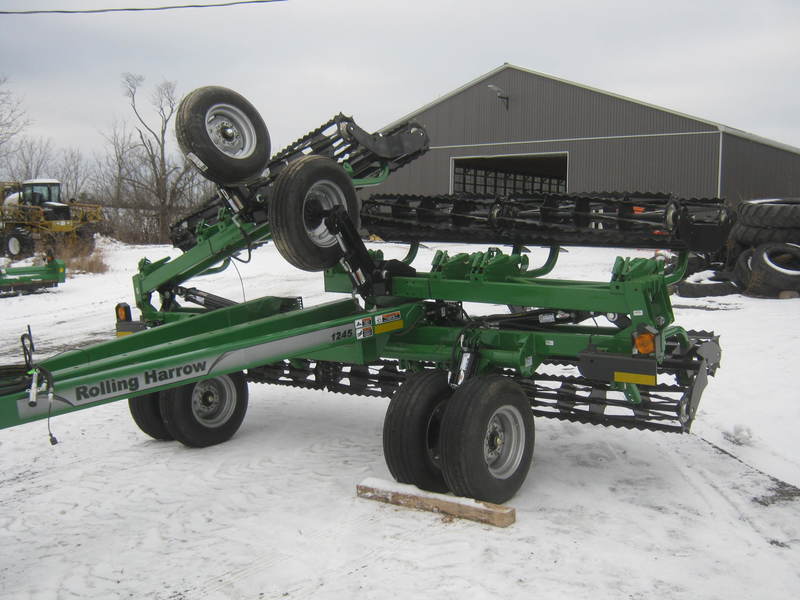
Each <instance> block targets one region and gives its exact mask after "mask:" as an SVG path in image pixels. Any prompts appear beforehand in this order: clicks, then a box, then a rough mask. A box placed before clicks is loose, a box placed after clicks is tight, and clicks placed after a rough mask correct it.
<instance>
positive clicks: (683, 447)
mask: <svg viewBox="0 0 800 600" xmlns="http://www.w3.org/2000/svg"><path fill="white" fill-rule="evenodd" d="M102 246H103V249H104V252H105V256H106V261H107V262H108V263H109V264H110V266H111V269H110V270H109V271H108V272H107V273H105V274H102V275H91V274H82V275H81V274H78V275H75V276H73V277H70V278H69V279H68V280H67V282H66V283H65V284H63V285H61V286H60V287H58V288H57V289H55V290H53V291H50V292H47V293H41V294H34V295H28V296H20V297H11V298H2V299H0V340H3V345H2V347H0V364H2V363H9V362H17V361H18V360H19V357H20V351H19V345H18V342H17V341H16V340H18V338H19V335H20V334H21V333H22V332H23V331H24V329H25V326H26V325H28V324H30V325H31V328H32V330H33V333H34V337H35V339H36V342H37V350H38V353H39V355H40V356H42V357H43V356H48V355H50V354H53V353H55V352H58V351H61V350H64V349H66V348H69V347H74V346H79V345H82V344H86V343H89V342H92V341H96V340H101V339H107V338H109V337H111V336H112V335H113V328H114V316H113V309H114V305H115V304H116V303H117V302H120V301H129V302H130V301H131V299H132V294H131V285H130V277H131V275H132V274H133V272H134V270H135V268H136V263H137V261H138V259H139V258H141V257H142V256H148V257H150V258H153V259H155V258H160V257H162V256H164V255H166V254H170V253H173V252H175V251H174V250H173V249H171V248H167V247H163V246H162V247H153V246H150V247H130V246H125V245H122V244H118V243H116V242H109V241H104V242H103V244H102ZM450 248H455V247H450ZM623 252H625V253H626V254H629V255H630V254H636V253H635V252H631V251H623ZM387 254H389V255H392V256H397V257H399V256H401V255H402V250H401V249H400V248H399V247H398V248H396V249H395V248H394V247H388V248H387ZM616 254H617V252H615V251H613V250H597V249H570V251H569V253H567V254H565V255H563V257H562V259H561V261H560V263H559V266H558V267H557V268H556V272H555V273H554V276H559V277H564V278H568V279H590V280H601V281H603V280H607V279H608V276H609V271H610V268H611V265H612V264H613V258H614V256H616ZM639 254H641V255H644V254H647V253H639ZM431 255H432V250H429V251H424V252H421V253H420V257H419V258H418V259H417V262H416V263H415V266H417V267H419V268H423V269H425V268H426V265H427V264H428V262H429V260H430V258H431ZM239 271H240V274H241V281H242V283H241V285H240V281H239V277H237V274H236V272H235V271H234V270H233V269H229V270H228V271H227V272H225V273H223V274H220V275H216V276H213V277H208V278H205V279H204V280H203V281H199V280H198V281H197V282H196V285H197V286H198V287H200V288H202V289H206V290H208V291H212V292H216V293H219V294H221V295H224V296H227V297H230V298H233V299H241V297H242V294H243V293H244V295H245V297H246V298H247V299H251V298H254V297H257V296H259V295H265V294H273V295H300V294H302V295H303V296H304V300H305V303H306V305H311V304H316V303H318V302H320V301H322V300H323V298H324V297H325V294H324V292H323V291H322V278H321V276H320V275H317V274H309V273H302V272H300V271H297V270H294V269H292V268H291V267H290V266H289V265H287V264H286V263H285V262H284V261H283V260H282V259H281V258H280V257H279V256H278V254H277V253H276V251H275V249H274V248H273V247H271V246H267V247H264V248H261V249H259V250H258V251H257V252H256V253H255V254H254V257H253V260H252V262H251V263H250V264H246V265H239ZM242 290H244V292H243V291H242ZM673 302H674V306H675V312H676V320H677V322H678V323H679V324H681V325H684V326H685V327H687V328H693V329H707V330H712V329H713V330H714V331H715V332H716V333H718V334H720V335H721V343H722V346H723V363H722V368H721V369H720V370H719V371H718V372H717V376H716V377H715V378H713V379H711V380H710V383H709V386H708V388H707V390H706V393H705V395H704V397H703V400H702V402H701V405H700V410H699V412H698V415H697V419H696V421H695V424H694V427H693V432H692V433H691V434H689V435H675V434H660V433H652V432H637V431H624V430H617V429H607V428H602V427H593V426H587V425H577V424H569V423H561V422H557V421H553V420H545V419H539V420H537V423H536V427H537V440H536V448H535V453H534V465H533V468H532V470H531V472H530V474H529V476H528V479H527V481H526V482H525V484H524V486H523V487H522V489H521V491H520V492H519V493H518V494H517V496H516V497H515V498H514V499H513V500H512V501H511V502H510V503H509V504H510V505H512V506H514V507H515V508H516V511H517V522H516V523H515V524H514V525H513V526H511V527H509V528H508V529H495V528H492V527H489V526H485V525H480V524H477V523H473V522H468V521H459V520H454V521H451V520H448V519H443V518H442V517H441V516H437V515H435V514H431V513H425V512H415V511H411V510H407V509H402V508H398V507H393V506H389V505H384V504H380V503H376V502H370V501H367V500H363V499H359V498H357V497H356V495H355V486H356V484H357V483H359V482H360V481H361V480H363V479H365V478H367V477H378V478H382V479H391V477H390V475H389V473H388V470H387V468H386V466H385V463H384V461H383V456H382V449H381V427H382V421H383V413H384V411H385V409H386V405H387V401H386V400H384V399H367V398H360V397H350V396H345V395H338V394H329V393H323V392H317V391H309V390H299V389H293V388H286V387H269V386H262V385H251V390H250V409H249V412H248V416H247V418H246V419H245V422H244V424H243V426H242V428H241V429H240V430H239V432H238V434H237V435H236V436H235V437H234V438H233V439H232V440H231V441H229V442H227V443H225V444H222V445H220V446H215V447H211V448H206V449H202V450H195V449H189V448H186V447H184V446H182V445H180V444H177V443H167V442H156V441H154V440H151V439H150V438H148V437H146V436H145V435H144V434H142V433H141V432H140V431H139V430H138V429H137V428H136V426H135V425H134V424H133V421H132V420H131V419H130V417H129V415H128V409H127V405H126V403H124V402H119V403H113V404H110V405H105V406H102V407H99V408H94V409H90V410H86V411H80V412H77V413H73V414H71V415H67V416H62V417H58V418H55V419H53V420H52V423H51V425H52V428H53V431H54V433H55V435H56V436H57V437H58V438H59V440H60V443H59V444H58V445H56V446H50V444H49V443H48V439H47V426H46V423H45V422H44V421H39V422H36V423H32V424H28V425H25V426H22V427H17V428H13V429H6V430H2V431H0V505H2V512H0V598H2V599H14V600H17V599H23V598H31V599H34V598H35V599H48V600H50V599H54V598H58V599H62V598H63V599H68V598H98V599H104V600H105V599H114V598H120V599H122V598H157V599H163V600H199V599H217V598H220V599H221V598H226V599H227V598H235V599H240V598H242V599H243V598H247V599H251V598H252V599H260V598H337V599H338V598H430V597H439V598H470V599H472V598H478V599H480V598H492V599H495V598H542V599H549V598H553V599H555V598H558V599H563V598H592V599H595V600H601V599H605V598H609V599H612V598H613V599H620V598H627V599H645V598H647V599H653V598H658V599H672V598H692V599H697V598H702V599H711V598H719V599H726V600H730V599H731V598H742V599H744V598H748V599H749V598H760V599H761V598H764V599H778V598H780V599H783V598H797V597H800V496H798V490H797V488H796V487H794V486H800V453H799V452H798V441H797V439H798V437H797V429H798V425H800V401H798V400H800V395H798V392H797V389H796V388H795V385H794V384H793V383H792V382H793V380H794V376H795V374H796V369H797V365H798V364H800V362H798V361H799V360H800V356H798V351H797V347H798V342H799V341H800V325H798V322H799V320H798V317H799V316H800V300H798V299H793V300H755V299H749V298H745V297H742V296H727V297H721V298H709V299H683V298H673Z"/></svg>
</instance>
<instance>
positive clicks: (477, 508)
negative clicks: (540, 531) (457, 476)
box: [356, 477, 517, 527]
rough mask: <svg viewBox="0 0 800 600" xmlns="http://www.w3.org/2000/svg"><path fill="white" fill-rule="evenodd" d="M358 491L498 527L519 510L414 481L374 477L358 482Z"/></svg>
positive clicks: (364, 495) (509, 521)
mask: <svg viewBox="0 0 800 600" xmlns="http://www.w3.org/2000/svg"><path fill="white" fill-rule="evenodd" d="M356 494H357V495H358V496H359V497H361V498H366V499H368V500H377V501H379V502H386V503H387V504H395V505H397V506H405V507H407V508H415V509H418V510H427V511H431V512H436V513H442V514H445V515H451V516H453V517H458V518H459V519H469V520H470V521H478V522H479V523H486V524H487V525H494V526H495V527H508V526H509V525H511V524H513V523H514V522H515V521H516V520H517V511H516V510H514V508H512V507H510V506H503V505H500V504H492V503H491V502H480V501H478V500H473V499H472V498H460V497H458V496H448V495H446V494H436V493H434V492H426V491H423V490H420V489H419V488H417V487H415V486H413V485H405V484H402V483H396V482H387V481H383V480H381V479H375V478H372V477H370V478H368V479H365V480H364V481H362V482H361V483H359V484H358V485H356Z"/></svg>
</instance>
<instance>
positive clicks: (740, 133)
mask: <svg viewBox="0 0 800 600" xmlns="http://www.w3.org/2000/svg"><path fill="white" fill-rule="evenodd" d="M509 69H513V70H516V71H520V72H522V73H527V74H529V75H534V76H537V77H544V78H546V79H550V80H552V81H557V82H560V83H564V84H567V85H571V86H575V87H578V88H582V89H585V90H588V91H591V92H595V93H598V94H603V95H605V96H609V97H612V98H617V99H619V100H623V101H625V102H632V103H634V104H638V105H640V106H645V107H648V108H652V109H654V110H659V111H662V112H665V113H669V114H672V115H676V116H679V117H683V118H686V119H691V120H692V121H697V122H698V123H703V124H705V125H708V126H709V127H712V128H714V129H716V130H717V131H720V132H722V133H727V134H730V135H735V136H737V137H740V138H743V139H746V140H750V141H752V142H756V143H759V144H764V145H766V146H772V147H774V148H778V149H780V150H785V151H787V152H792V153H794V154H800V148H796V147H794V146H790V145H788V144H783V143H781V142H777V141H775V140H771V139H769V138H765V137H762V136H759V135H755V134H753V133H748V132H746V131H742V130H741V129H736V128H734V127H729V126H727V125H723V124H721V123H717V122H715V121H709V120H708V119H702V118H700V117H694V116H692V115H687V114H685V113H681V112H678V111H675V110H671V109H669V108H664V107H663V106H656V105H654V104H649V103H647V102H643V101H641V100H636V99H635V98H629V97H627V96H622V95H620V94H615V93H612V92H607V91H605V90H600V89H597V88H594V87H591V86H588V85H584V84H582V83H576V82H574V81H569V80H566V79H561V78H559V77H554V76H552V75H548V74H546V73H540V72H538V71H533V70H531V69H525V68H523V67H518V66H516V65H512V64H510V63H503V64H502V65H500V66H499V67H497V68H495V69H492V70H491V71H489V72H488V73H484V74H483V75H481V76H479V77H477V78H475V79H473V80H472V81H469V82H467V83H465V84H464V85H462V86H460V87H458V88H456V89H454V90H452V91H450V92H448V93H447V94H445V95H443V96H440V97H439V98H436V99H435V100H433V101H432V102H429V103H428V104H426V105H424V106H422V107H420V108H418V109H417V110H415V111H413V112H411V113H409V114H407V115H405V116H404V117H402V118H400V119H398V120H397V121H395V122H394V123H392V124H390V125H387V126H386V127H385V128H384V129H390V128H391V127H393V126H394V125H397V124H400V123H403V122H405V121H410V120H413V119H414V118H416V117H417V116H418V115H419V114H421V113H423V112H425V111H426V110H428V109H429V108H432V107H434V106H437V105H439V104H442V103H443V102H446V101H447V100H449V99H450V98H452V97H453V96H456V95H457V94H459V93H461V92H463V91H464V90H466V89H469V88H471V87H473V86H475V85H477V84H479V83H481V82H483V81H485V80H487V79H490V78H492V77H494V76H495V75H497V74H499V73H502V72H503V71H506V70H509Z"/></svg>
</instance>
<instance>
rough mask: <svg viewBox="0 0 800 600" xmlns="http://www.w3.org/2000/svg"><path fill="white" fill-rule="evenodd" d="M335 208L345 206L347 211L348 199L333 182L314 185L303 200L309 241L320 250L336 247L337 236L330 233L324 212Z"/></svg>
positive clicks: (325, 180) (321, 181) (305, 226)
mask: <svg viewBox="0 0 800 600" xmlns="http://www.w3.org/2000/svg"><path fill="white" fill-rule="evenodd" d="M335 206H344V208H345V210H347V199H346V198H345V195H344V191H343V190H342V188H340V187H339V186H338V185H336V184H335V183H334V182H333V181H330V180H329V179H322V180H320V181H317V182H316V183H314V185H312V186H311V187H310V188H309V189H308V191H307V192H306V196H305V198H303V227H304V228H305V230H306V235H307V236H308V239H309V240H311V241H312V242H313V243H314V244H315V245H316V246H319V247H320V248H330V247H331V246H335V245H336V243H337V242H336V236H334V235H333V234H331V232H330V231H328V228H327V227H326V226H325V220H324V219H323V218H322V212H323V211H327V210H330V209H332V208H333V207H335Z"/></svg>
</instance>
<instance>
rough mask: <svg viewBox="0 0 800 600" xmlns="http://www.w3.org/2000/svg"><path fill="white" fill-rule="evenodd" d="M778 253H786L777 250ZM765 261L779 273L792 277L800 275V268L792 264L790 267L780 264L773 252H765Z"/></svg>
mask: <svg viewBox="0 0 800 600" xmlns="http://www.w3.org/2000/svg"><path fill="white" fill-rule="evenodd" d="M776 254H785V253H781V252H776ZM764 262H766V263H767V266H769V267H770V268H771V269H772V270H773V271H777V272H778V273H783V274H784V275H789V276H790V277H800V270H798V269H796V268H794V266H793V265H790V266H789V267H786V266H784V265H779V264H778V263H776V262H775V260H774V259H773V258H772V253H770V252H765V253H764ZM792 262H793V263H796V262H797V261H796V260H794V261H792Z"/></svg>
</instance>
